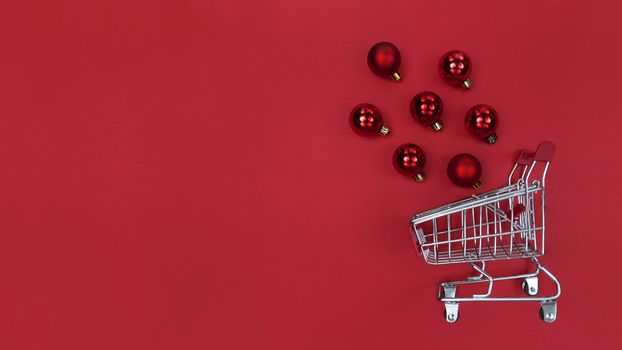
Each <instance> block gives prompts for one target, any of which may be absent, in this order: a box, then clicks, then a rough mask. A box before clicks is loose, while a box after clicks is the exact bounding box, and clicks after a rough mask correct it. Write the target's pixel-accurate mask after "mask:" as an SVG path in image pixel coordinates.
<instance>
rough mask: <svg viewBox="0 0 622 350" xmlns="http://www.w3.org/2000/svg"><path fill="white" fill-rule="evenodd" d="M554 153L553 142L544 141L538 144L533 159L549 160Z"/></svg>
mask: <svg viewBox="0 0 622 350" xmlns="http://www.w3.org/2000/svg"><path fill="white" fill-rule="evenodd" d="M554 155H555V145H554V144H553V142H549V141H544V142H542V143H541V144H540V145H539V146H538V149H537V150H536V154H535V156H534V159H535V160H537V161H539V162H550V161H551V160H552V159H553V156H554Z"/></svg>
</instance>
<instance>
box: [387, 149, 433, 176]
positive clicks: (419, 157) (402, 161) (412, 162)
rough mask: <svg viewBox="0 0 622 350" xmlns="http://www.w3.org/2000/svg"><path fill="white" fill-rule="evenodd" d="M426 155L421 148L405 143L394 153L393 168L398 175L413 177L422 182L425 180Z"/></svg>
mask: <svg viewBox="0 0 622 350" xmlns="http://www.w3.org/2000/svg"><path fill="white" fill-rule="evenodd" d="M424 165H425V155H424V154H423V150H422V149H421V147H419V146H417V145H415V144H413V143H405V144H403V145H401V146H399V147H398V148H397V149H396V150H395V152H394V153H393V166H394V167H395V170H397V172H398V173H400V174H402V175H404V176H411V177H413V178H414V179H415V180H417V181H419V182H421V181H423V179H424V178H425V175H424V174H423V166H424Z"/></svg>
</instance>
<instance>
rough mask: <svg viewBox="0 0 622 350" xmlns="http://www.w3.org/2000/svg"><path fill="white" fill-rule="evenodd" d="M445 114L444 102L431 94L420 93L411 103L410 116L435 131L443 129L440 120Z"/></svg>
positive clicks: (429, 92)
mask: <svg viewBox="0 0 622 350" xmlns="http://www.w3.org/2000/svg"><path fill="white" fill-rule="evenodd" d="M442 113H443V101H441V98H440V97H439V96H438V95H437V94H435V93H433V92H431V91H424V92H420V93H418V94H416V95H415V97H413V99H412V100H411V101H410V114H411V115H412V117H413V118H414V119H415V120H416V121H418V122H419V123H422V124H424V125H427V126H430V127H432V129H434V130H435V131H440V130H441V129H442V128H443V123H441V121H440V120H439V118H440V116H441V114H442Z"/></svg>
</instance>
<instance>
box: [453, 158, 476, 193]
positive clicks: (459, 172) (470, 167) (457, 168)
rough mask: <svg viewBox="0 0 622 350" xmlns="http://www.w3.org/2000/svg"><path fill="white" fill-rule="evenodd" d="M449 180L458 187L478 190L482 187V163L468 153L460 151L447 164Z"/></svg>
mask: <svg viewBox="0 0 622 350" xmlns="http://www.w3.org/2000/svg"><path fill="white" fill-rule="evenodd" d="M447 176H448V177H449V180H451V182H452V183H453V184H454V185H456V186H460V187H473V188H474V189H476V190H479V189H480V188H481V187H482V181H481V180H480V178H481V176H482V165H481V164H480V162H479V160H478V159H477V158H475V156H473V155H472V154H469V153H460V154H458V155H456V156H454V157H453V158H451V160H450V161H449V164H447Z"/></svg>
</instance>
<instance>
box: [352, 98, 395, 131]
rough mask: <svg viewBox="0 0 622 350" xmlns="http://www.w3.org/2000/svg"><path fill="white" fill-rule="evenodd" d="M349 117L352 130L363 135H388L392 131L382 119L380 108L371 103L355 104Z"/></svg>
mask: <svg viewBox="0 0 622 350" xmlns="http://www.w3.org/2000/svg"><path fill="white" fill-rule="evenodd" d="M349 119H350V126H351V127H352V130H354V132H355V133H357V134H359V135H361V136H374V135H381V136H386V135H387V134H389V132H390V131H391V129H389V126H388V125H387V124H385V123H384V122H383V121H382V113H380V110H379V109H378V108H377V107H376V106H374V105H372V104H370V103H361V104H359V105H356V106H354V108H353V109H352V112H350V118H349Z"/></svg>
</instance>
